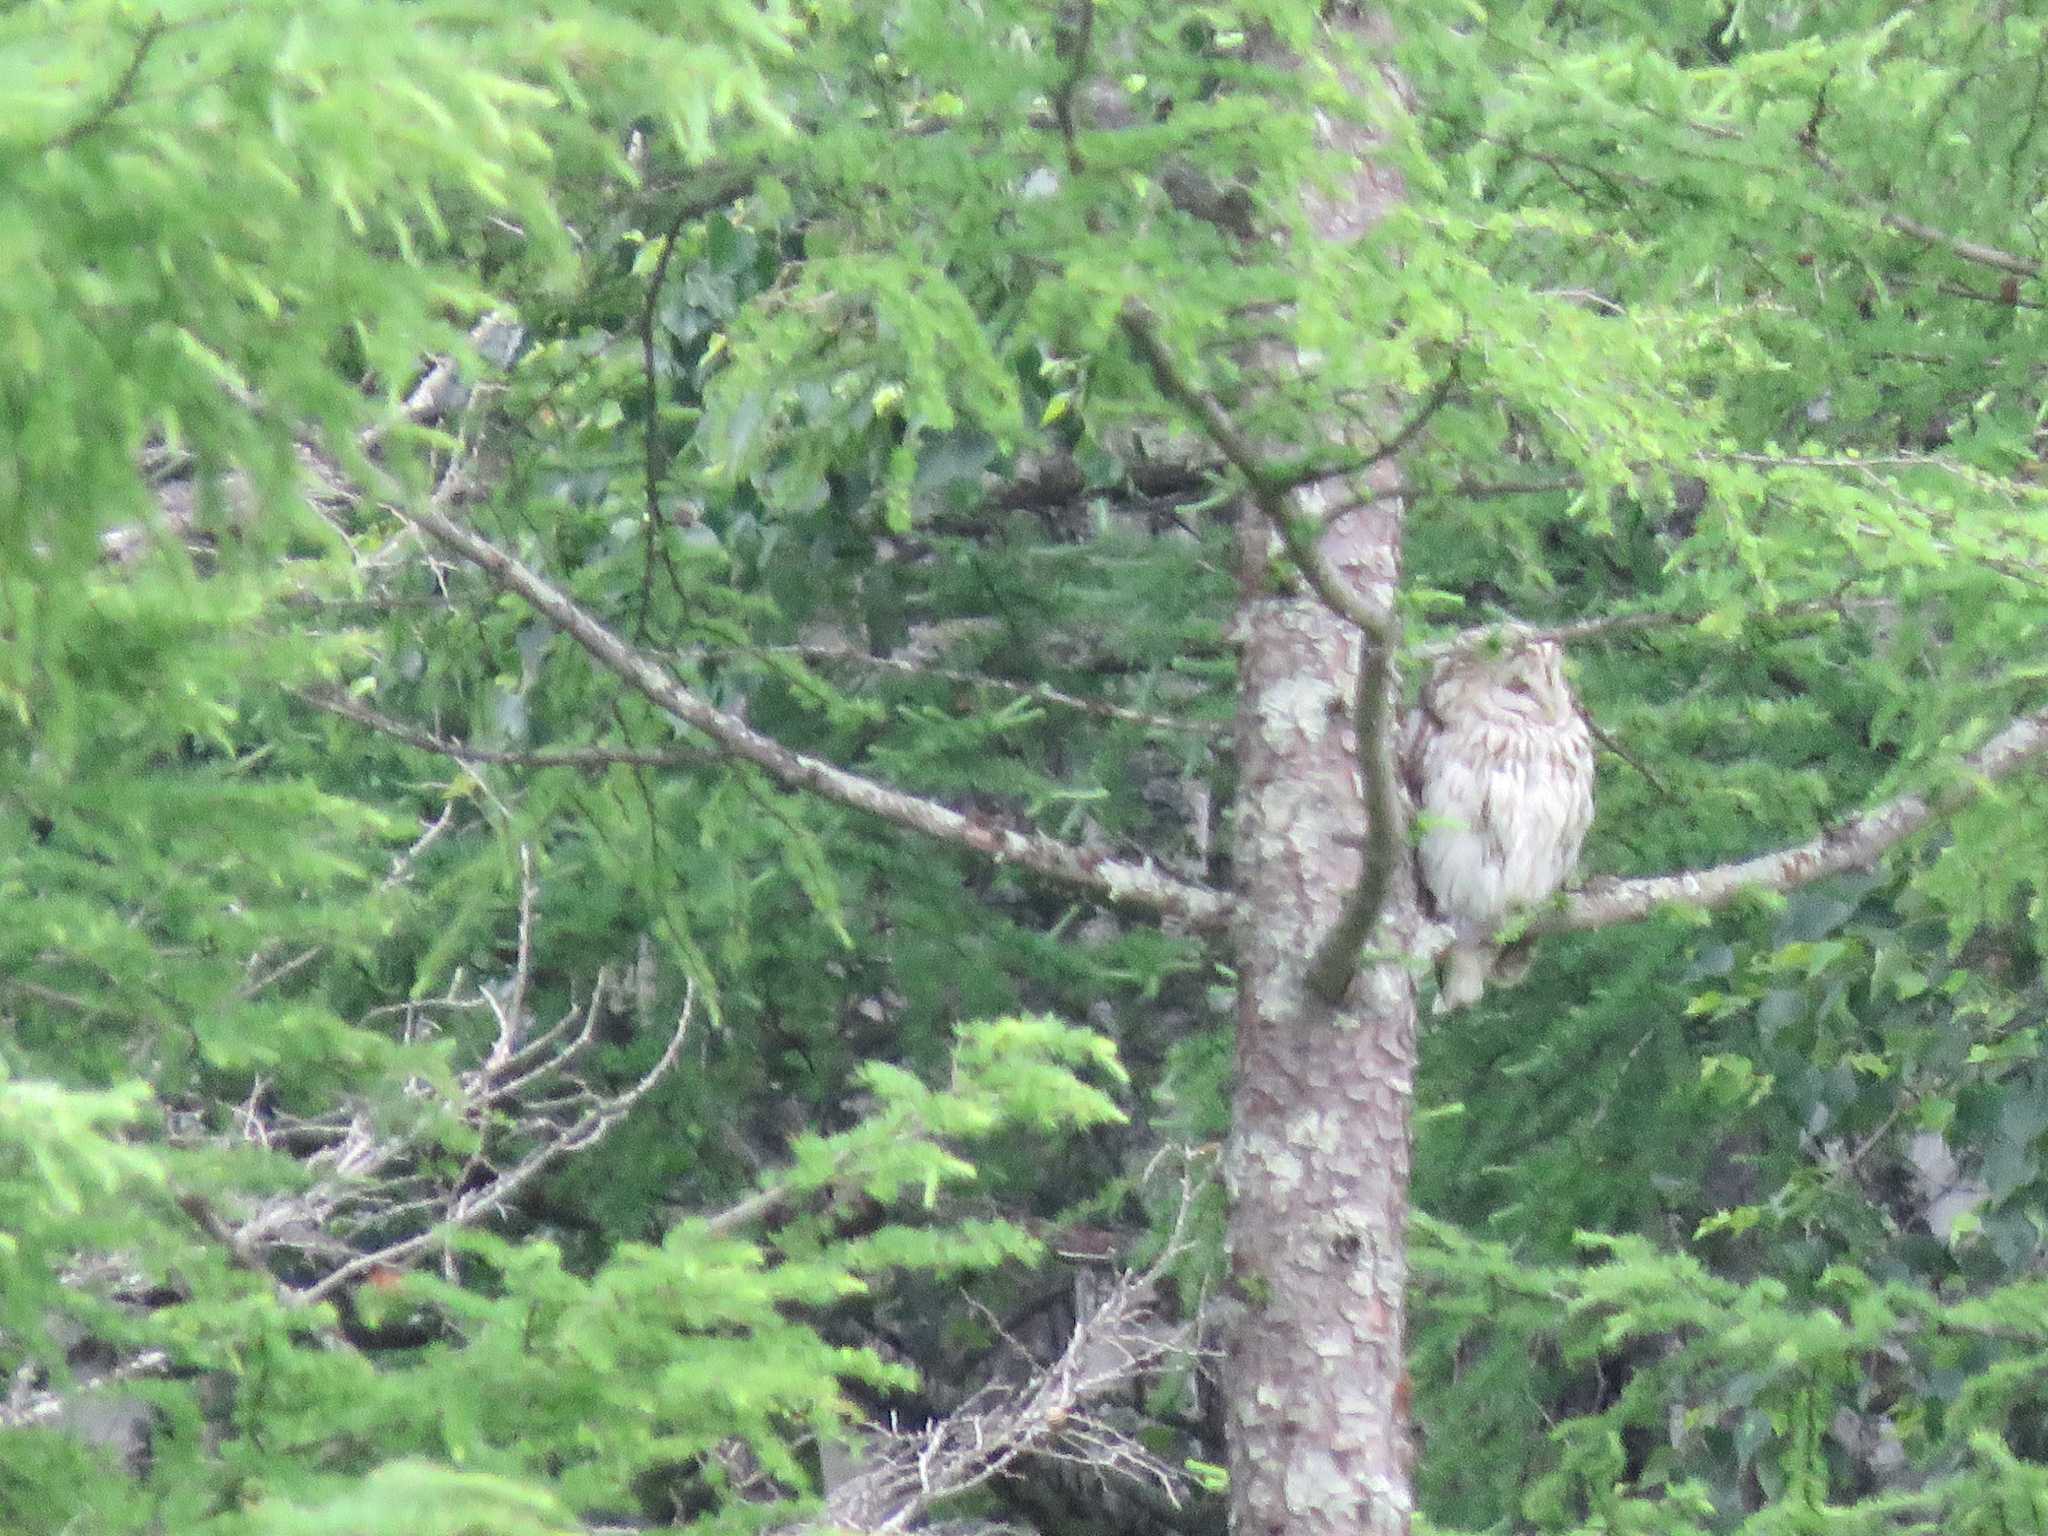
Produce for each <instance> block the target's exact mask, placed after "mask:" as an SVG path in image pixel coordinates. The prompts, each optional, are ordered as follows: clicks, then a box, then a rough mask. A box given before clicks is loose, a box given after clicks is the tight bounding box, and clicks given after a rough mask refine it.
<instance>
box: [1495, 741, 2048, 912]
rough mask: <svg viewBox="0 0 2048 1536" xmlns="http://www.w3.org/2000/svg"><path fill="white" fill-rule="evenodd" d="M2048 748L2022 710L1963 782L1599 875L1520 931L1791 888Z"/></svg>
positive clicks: (1866, 852)
mask: <svg viewBox="0 0 2048 1536" xmlns="http://www.w3.org/2000/svg"><path fill="white" fill-rule="evenodd" d="M2043 753H2048V710H2041V711H2038V712H2036V713H2034V714H2031V715H2022V716H2021V717H2020V718H2019V719H2017V720H2015V721H2014V722H2013V723H2012V724H2011V725H2008V726H2007V727H2006V728H2005V729H2004V730H2002V731H2000V732H1999V733H1998V734H1997V735H1996V736H1994V737H1992V738H1991V740H1989V741H1988V742H1986V743H1985V744H1984V745H1983V746H1981V747H1979V748H1978V749H1977V750H1976V751H1975V752H1972V753H1971V754H1970V755H1969V756H1968V757H1966V758H1964V759H1963V769H1964V772H1965V777H1964V779H1963V781H1962V782H1960V783H1957V784H1954V785H1952V786H1950V787H1949V788H1947V789H1944V790H1941V791H1939V792H1937V793H1934V794H1931V795H1900V796H1898V797H1897V798H1896V799H1893V800H1888V801H1886V802H1885V803H1884V804H1882V805H1880V806H1876V807H1874V808H1873V809H1871V810H1868V811H1864V812H1863V813H1862V814H1860V815H1857V816H1852V817H1850V818H1849V819H1848V820H1846V821H1842V822H1838V823H1837V824H1836V825H1834V826H1832V827H1830V828H1828V829H1827V830H1826V831H1825V832H1823V833H1821V834H1820V836H1818V837H1815V838H1811V839H1809V840H1808V841H1806V842H1803V843H1797V844H1795V845H1793V846H1792V847H1790V848H1780V849H1779V850H1777V851H1776V852H1775V853H1765V854H1759V855H1757V856H1756V857H1755V858H1751V859H1742V860H1739V861H1737V862H1735V863H1733V864H1717V865H1714V866H1713V867H1712V868H1710V869H1696V870H1686V871H1683V872H1681V873H1679V874H1675V875H1655V876H1651V877H1649V878H1646V879H1640V880H1602V881H1596V882H1595V883H1593V884H1592V885H1590V886H1588V887H1587V888H1586V889H1585V890H1584V891H1581V892H1579V893H1578V894H1577V895H1575V896H1572V897H1570V898H1569V899H1567V900H1566V901H1565V903H1564V905H1563V906H1562V907H1561V908H1559V909H1557V910H1555V911H1545V912H1539V913H1537V914H1536V915H1535V916H1534V917H1532V918H1531V919H1530V920H1529V925H1528V927H1527V929H1526V930H1525V931H1526V932H1528V933H1531V934H1537V933H1570V932H1580V931H1585V930H1588V929H1595V928H1611V927H1613V926H1614V925H1615V924H1617V923H1626V922H1633V921H1634V920H1635V919H1637V918H1640V917H1645V916H1647V915H1648V914H1649V913H1650V912H1652V911H1654V910H1655V909H1656V908H1658V907H1661V906H1665V905H1667V904H1676V905H1683V906H1692V907H1709V908H1711V907H1721V906H1726V905H1727V904H1728V903H1729V902H1731V901H1733V900H1734V899H1735V898H1736V897H1737V896H1740V895H1742V894H1743V893H1744V892H1745V891H1789V890H1795V889H1797V888H1798V887H1800V886H1802V885H1811V884H1812V883H1813V882H1814V881H1816V880H1825V879H1827V878H1829V877H1830V876H1832V875H1840V874H1846V873H1848V872H1849V871H1850V870H1853V869H1862V868H1865V867H1866V866H1868V865H1870V864H1872V863H1874V862H1875V861H1876V860H1877V859H1878V858H1879V857H1880V856H1881V855H1883V854H1884V853H1886V852H1887V851H1889V850H1890V849H1892V848H1894V847H1896V846H1897V845H1898V844H1900V843H1902V842H1904V841H1905V840H1906V839H1907V838H1909V837H1911V836H1912V835H1913V834H1914V833H1916V832H1918V831H1920V830H1921V829H1922V828H1923V827H1926V826H1928V825H1930V824H1931V823H1933V822H1936V821H1939V820H1941V819H1942V818H1943V817H1945V816H1951V815H1954V814H1955V813H1956V812H1957V811H1959V810H1961V809H1962V808H1963V807H1964V806H1966V805H1968V804H1969V803H1970V802H1971V801H1972V800H1974V799H1976V798H1977V796H1979V795H1980V794H1982V793H1983V792H1984V790H1985V789H1986V788H1987V787H1988V786H1989V785H1992V784H1995V783H1997V782H1998V781H1999V780H2000V779H2004V778H2009V777H2010V776H2011V775H2013V774H2015V773H2017V772H2019V771H2020V770H2021V769H2022V768H2026V767H2029V766H2031V765H2032V764H2033V763H2034V762H2035V760H2036V759H2038V758H2039V757H2041V756H2042V754H2043Z"/></svg>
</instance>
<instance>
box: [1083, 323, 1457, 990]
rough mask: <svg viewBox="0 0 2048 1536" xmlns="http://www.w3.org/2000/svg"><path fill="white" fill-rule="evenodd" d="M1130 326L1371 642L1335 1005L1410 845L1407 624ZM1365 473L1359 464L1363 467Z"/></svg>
mask: <svg viewBox="0 0 2048 1536" xmlns="http://www.w3.org/2000/svg"><path fill="white" fill-rule="evenodd" d="M1121 323H1122V325H1123V329H1124V334H1125V335H1127V336H1128V337H1129V338H1130V340H1131V343H1132V345H1133V346H1135V347H1136V348H1137V350H1138V354H1139V356H1141V357H1142V358H1144V360H1145V363H1146V365H1147V367H1149V368H1150V369H1151V372H1152V379H1153V382H1154V384H1156V385H1157V386H1158V389H1159V392H1160V393H1161V394H1163V395H1165V396H1166V397H1167V398H1168V399H1169V400H1172V401H1173V402H1174V403H1175V404H1177V405H1179V406H1180V407H1181V408H1182V409H1183V410H1185V411H1186V412H1187V413H1188V414H1189V415H1190V416H1192V417H1193V418H1194V419H1195V421H1196V422H1197V423H1198V424H1199V425H1200V426H1201V428H1202V431H1203V433H1204V434H1205V435H1206V436H1207V437H1208V439H1209V441H1210V442H1211V443H1213V444H1214V445H1215V446H1216V449H1217V451H1219V452H1220V453H1221V454H1222V455H1223V456H1224V457H1225V458H1226V459H1228V460H1229V461H1230V464H1231V467H1232V468H1234V469H1235V470H1236V471H1237V472H1238V474H1239V475H1241V476H1242V477H1243V479H1244V482H1245V488H1246V491H1247V493H1248V494H1249V495H1250V496H1251V499H1252V503H1253V505H1254V506H1256V507H1257V508H1258V509H1259V512H1260V514H1261V515H1262V516H1263V517H1264V518H1265V520H1266V522H1267V523H1268V524H1269V525H1270V526H1271V527H1272V529H1273V531H1274V532H1275V533H1276V534H1278V535H1279V537H1280V540H1281V542H1282V543H1283V544H1284V545H1285V546H1286V549H1287V553H1288V556H1289V558H1291V559H1292V560H1293V561H1294V563H1295V566H1296V567H1297V569H1299V570H1300V572H1301V575H1302V579H1303V580H1304V581H1306V582H1307V583H1308V587H1309V590H1310V591H1312V592H1313V593H1315V595H1316V599H1317V600H1318V601H1319V602H1321V603H1322V605H1323V606H1324V607H1325V608H1327V609H1329V610H1330V612H1332V613H1334V614H1336V615H1337V616H1338V617H1340V618H1342V619H1345V620H1348V621H1349V622H1350V623H1352V624H1355V625H1357V626H1358V629H1359V632H1360V634H1361V635H1362V636H1363V639H1364V645H1363V650H1362V653H1361V655H1360V657H1359V663H1358V681H1357V686H1356V688H1355V690H1354V699H1353V709H1352V716H1351V724H1352V729H1353V731H1354V732H1355V734H1356V751H1357V759H1358V771H1359V777H1360V780H1361V781H1362V783H1363V785H1364V789H1365V803H1366V809H1367V818H1366V819H1367V826H1366V829H1365V835H1366V846H1365V854H1364V858H1363V860H1362V862H1361V864H1360V866H1359V872H1358V878H1357V880H1356V881H1355V882H1354V883H1353V885H1352V887H1351V890H1350V892H1349V893H1348V894H1347V895H1346V897H1345V899H1344V905H1343V908H1342V910H1341V911H1340V912H1339V914H1338V918H1337V921H1336V922H1335V923H1334V924H1333V925H1332V926H1331V929H1330V931H1329V932H1328V933H1326V934H1324V935H1323V937H1322V939H1321V940H1320V941H1318V943H1317V946H1316V954H1315V958H1314V960H1313V962H1312V964H1311V966H1310V969H1309V972H1308V975H1307V977H1306V981H1307V985H1308V987H1309V990H1310V991H1311V992H1312V993H1313V994H1314V995H1315V996H1317V997H1319V998H1321V999H1322V1000H1323V1002H1324V1003H1326V1004H1328V1005H1330V1006H1335V1005H1336V1003H1337V1002H1339V1001H1340V1000H1341V999H1342V998H1343V996H1344V992H1345V989H1346V988H1347V987H1349V986H1350V985H1351V978H1352V976H1353V975H1355V974H1356V972H1357V970H1358V954H1359V950H1360V949H1361V947H1362V946H1363V944H1364V942H1365V939H1366V937H1367V936H1368V935H1369V934H1371V932H1372V930H1373V928H1374V927H1375V926H1376V925H1377V924H1378V923H1379V920H1380V912H1381V910H1382V909H1383V908H1384V907H1385V906H1386V902H1387V896H1388V893H1389V892H1391V891H1392V890H1393V887H1394V874H1395V870H1396V867H1397V865H1398V863H1399V861H1400V857H1401V850H1402V847H1403V846H1404V844H1405V843H1406V841H1407V828H1406V818H1405V817H1404V816H1403V814H1402V805H1401V795H1400V790H1399V788H1398V786H1397V784H1396V782H1395V774H1394V754H1393V698H1394V672H1393V667H1394V654H1395V651H1396V648H1397V647H1398V646H1399V644H1400V633H1401V626H1400V623H1399V621H1398V620H1397V619H1396V618H1395V616H1394V612H1393V609H1392V607H1391V605H1388V606H1385V607H1380V606H1375V605H1374V604H1373V603H1370V602H1367V601H1366V600H1365V598H1363V597H1362V596H1360V595H1359V593H1358V592H1356V591H1354V590H1353V588H1352V586H1351V584H1350V583H1349V582H1348V581H1347V580H1345V578H1344V576H1343V575H1342V574H1341V573H1340V572H1339V571H1338V570H1337V568H1336V567H1335V566H1334V565H1332V564H1331V562H1330V561H1329V559H1328V558H1327V557H1326V556H1325V555H1324V553H1323V551H1322V548H1321V546H1320V545H1319V544H1318V543H1317V541H1316V537H1315V532H1314V530H1313V529H1312V528H1311V527H1310V526H1309V525H1308V521H1307V519H1304V518H1301V517H1298V516H1296V515H1295V512H1294V509H1293V508H1292V507H1291V506H1290V505H1289V504H1288V496H1289V494H1290V493H1291V492H1293V491H1295V490H1299V489H1301V488H1302V485H1303V483H1304V482H1302V481H1301V480H1299V479H1287V480H1283V479H1279V478H1276V477H1275V476H1274V474H1273V473H1272V472H1271V470H1269V469H1268V467H1267V466H1266V464H1265V463H1264V461H1263V460H1262V459H1261V457H1260V456H1259V454H1258V452H1257V451H1256V450H1255V449H1254V448H1253V446H1252V444H1251V442H1250V440H1249V439H1247V438H1246V437H1245V436H1244V434H1243V433H1242V432H1240V431H1239V430H1238V428H1237V426H1236V424H1235V423H1233V422H1232V421H1231V420H1230V418H1229V416H1228V415H1227V414H1226V413H1225V412H1224V410H1223V407H1222V406H1221V405H1219V404H1218V403H1217V402H1216V401H1215V400H1214V399H1213V398H1211V397H1210V396H1209V395H1207V394H1205V393H1203V392H1202V391H1201V390H1199V389H1197V388H1196V387H1195V386H1194V384H1193V383H1192V382H1191V381H1190V380H1189V379H1188V378H1187V377H1186V375H1184V374H1183V373H1182V372H1181V371H1180V368H1179V366H1178V365H1177V364H1176V363H1175V361H1174V359H1173V355H1172V353H1171V352H1169V351H1168V350H1167V347H1166V343H1165V341H1164V340H1163V339H1162V338H1161V337H1160V335H1159V328H1158V324H1157V322H1155V321H1154V319H1153V318H1152V315H1151V313H1150V312H1149V311H1148V310H1146V309H1145V307H1144V306H1143V305H1141V304H1138V303H1136V302H1135V301H1133V302H1130V303H1127V304H1125V306H1124V309H1123V313H1122V316H1121ZM1455 376H1456V371H1455V370H1453V371H1452V373H1451V374H1450V375H1447V376H1446V379H1445V382H1444V384H1443V385H1442V387H1441V388H1440V390H1439V391H1438V393H1437V394H1436V395H1435V396H1433V397H1432V399H1431V400H1430V401H1426V402H1425V403H1424V404H1423V406H1422V407H1421V409H1420V410H1419V412H1418V413H1417V415H1416V416H1415V418H1414V420H1413V422H1412V423H1411V424H1410V425H1409V426H1407V427H1404V428H1403V429H1402V430H1401V431H1400V432H1399V433H1398V434H1397V435H1396V437H1395V438H1394V439H1391V440H1390V441H1392V442H1394V443H1397V444H1398V443H1403V442H1406V441H1407V440H1408V438H1410V437H1412V436H1413V435H1414V433H1415V432H1417V431H1419V430H1420V429H1421V426H1422V424H1423V423H1425V422H1427V421H1428V419H1429V417H1430V415H1432V414H1433V413H1434V412H1435V410H1436V409H1437V407H1438V406H1440V405H1441V404H1442V403H1443V400H1444V399H1445V398H1447V397H1448V394H1449V390H1450V381H1451V379H1453V378H1455ZM1388 451H1392V450H1391V449H1389V450H1388ZM1382 456H1384V455H1382ZM1363 468H1364V466H1360V470H1361V471H1362V469H1363Z"/></svg>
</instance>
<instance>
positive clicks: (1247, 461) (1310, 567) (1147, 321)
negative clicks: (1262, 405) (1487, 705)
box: [1120, 301, 1400, 647]
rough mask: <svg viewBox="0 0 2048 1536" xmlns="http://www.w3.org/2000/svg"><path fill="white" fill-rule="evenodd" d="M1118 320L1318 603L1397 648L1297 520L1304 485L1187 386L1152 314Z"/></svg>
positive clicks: (1134, 312) (1392, 628)
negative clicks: (1295, 494)
mask: <svg viewBox="0 0 2048 1536" xmlns="http://www.w3.org/2000/svg"><path fill="white" fill-rule="evenodd" d="M1120 320H1121V323H1122V325H1123V330H1124V334H1125V335H1126V336H1128V337H1129V338H1130V339H1131V344H1132V345H1133V346H1135V347H1136V348H1137V349H1138V355H1139V356H1140V357H1142V358H1143V359H1144V360H1145V365H1146V367H1148V368H1149V369H1150V370H1151V371H1152V381H1153V383H1154V384H1156V385H1157V386H1158V388H1159V392H1160V393H1161V394H1162V395H1164V396H1166V398H1167V399H1169V400H1171V401H1173V403H1174V404H1175V405H1178V406H1180V407H1181V408H1182V409H1183V410H1185V411H1186V412H1187V413H1188V415H1190V416H1192V417H1193V418H1194V420H1195V423H1196V425H1197V426H1199V427H1200V428H1201V429H1202V432H1203V434H1204V435H1205V436H1206V437H1207V438H1208V439H1209V441H1210V442H1212V443H1214V444H1215V445H1216V448H1217V450H1218V451H1219V452H1220V453H1222V455H1223V457H1224V458H1226V459H1228V460H1229V461H1230V467H1231V468H1232V469H1235V470H1236V471H1237V472H1238V474H1239V475H1241V476H1243V477H1244V483H1245V490H1246V492H1247V493H1248V494H1249V495H1250V496H1251V498H1252V504H1253V505H1254V506H1256V507H1257V508H1258V509H1259V511H1260V513H1261V514H1262V515H1263V516H1264V517H1265V519H1266V521H1267V522H1268V523H1270V524H1271V525H1272V528H1273V531H1274V532H1275V533H1277V534H1278V535H1279V536H1280V541H1281V543H1283V544H1284V545H1286V547H1287V557H1288V558H1289V559H1290V560H1292V561H1293V562H1294V564H1295V566H1296V567H1297V568H1298V569H1299V570H1300V572H1301V578H1302V580H1303V581H1305V582H1307V583H1308V587H1309V590H1310V591H1311V592H1313V593H1315V595H1316V598H1317V600H1318V601H1320V602H1321V603H1322V605H1323V606H1324V607H1326V608H1328V609H1329V610H1330V611H1331V612H1332V613H1334V614H1336V615H1338V616H1339V617H1340V618H1344V619H1348V620H1350V621H1351V622H1352V623H1353V624H1356V625H1357V626H1358V627H1359V628H1360V629H1361V630H1363V631H1364V632H1365V633H1366V635H1367V636H1368V637H1369V638H1370V639H1372V640H1374V641H1376V642H1378V643H1379V644H1380V645H1382V646H1387V647H1392V646H1394V645H1397V644H1398V643H1399V641H1400V634H1399V629H1398V626H1396V625H1395V623H1394V621H1393V618H1392V616H1391V615H1390V614H1386V613H1382V612H1380V611H1379V610H1377V609H1375V608H1374V607H1373V606H1372V605H1371V604H1369V603H1367V602H1366V601H1365V600H1364V599H1363V598H1361V597H1360V596H1359V595H1358V594H1357V593H1356V592H1354V591H1352V590H1351V587H1350V584H1349V583H1348V582H1346V581H1345V580H1344V578H1343V577H1342V576H1341V575H1339V574H1338V573H1337V571H1336V569H1335V568H1334V567H1332V566H1331V564H1330V562H1329V561H1328V560H1326V559H1325V558H1324V557H1323V553H1322V551H1321V550H1320V549H1318V548H1317V547H1316V544H1315V539H1314V536H1313V534H1312V532H1311V530H1310V529H1309V528H1308V527H1306V526H1304V524H1305V519H1303V518H1300V517H1298V516H1296V515H1295V512H1294V509H1293V508H1291V507H1290V506H1288V504H1287V492H1288V491H1289V490H1292V489H1298V488H1299V486H1300V484H1301V483H1302V482H1301V481H1300V480H1298V479H1296V480H1292V481H1282V480H1280V479H1278V478H1276V477H1275V475H1274V474H1273V473H1272V471H1271V470H1270V469H1269V468H1268V467H1267V466H1266V464H1265V463H1264V462H1263V460H1262V459H1261V458H1260V456H1259V453H1258V451H1257V450H1256V449H1255V448H1253V446H1252V444H1251V441H1250V440H1249V439H1248V438H1246V437H1245V435H1244V434H1243V433H1242V432H1240V431H1239V430H1238V428H1237V425H1236V424H1235V423H1234V422H1232V421H1231V419H1230V418H1229V417H1228V416H1227V415H1225V414H1224V411H1223V407H1222V406H1220V405H1218V404H1217V403H1216V401H1215V400H1213V399H1211V398H1210V397H1209V396H1208V395H1206V394H1204V393H1203V392H1202V391H1201V390H1199V389H1197V388H1195V386H1194V385H1193V384H1192V383H1190V382H1189V380H1188V379H1187V378H1186V376H1185V375H1183V374H1182V373H1181V371H1180V367H1179V365H1178V364H1177V363H1175V361H1174V359H1173V354H1172V353H1171V352H1169V351H1168V350H1167V347H1166V343H1165V341H1164V340H1162V339H1161V337H1160V335H1159V326H1158V322H1156V321H1155V320H1154V319H1153V318H1152V315H1151V312H1150V311H1149V310H1147V309H1146V308H1145V307H1144V306H1143V305H1142V304H1139V303H1137V302H1135V301H1133V302H1131V303H1128V304H1126V305H1125V306H1124V309H1123V314H1122V316H1121V317H1120ZM1320 478H1324V479H1335V478H1337V477H1336V476H1334V475H1332V476H1322V477H1320Z"/></svg>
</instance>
